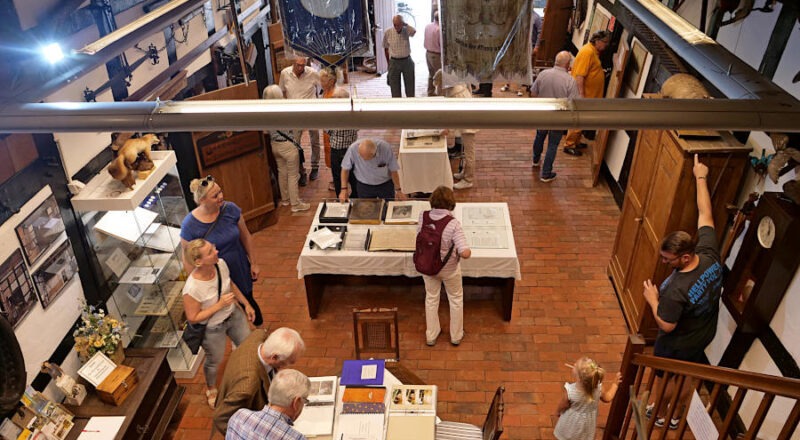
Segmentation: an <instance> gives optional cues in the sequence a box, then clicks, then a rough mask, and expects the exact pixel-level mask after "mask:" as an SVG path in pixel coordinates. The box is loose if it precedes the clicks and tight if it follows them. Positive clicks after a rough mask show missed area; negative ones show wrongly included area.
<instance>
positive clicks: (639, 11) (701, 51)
mask: <svg viewBox="0 0 800 440" xmlns="http://www.w3.org/2000/svg"><path fill="white" fill-rule="evenodd" d="M620 2H621V3H622V5H623V6H625V7H626V8H627V9H628V10H630V11H631V13H633V15H635V16H636V18H638V19H639V20H641V21H642V22H643V23H644V24H645V26H647V27H648V28H650V29H651V30H652V31H653V32H654V33H655V34H656V35H657V36H658V37H659V38H660V39H662V40H663V41H664V42H665V43H666V44H667V45H668V46H669V47H670V48H671V49H672V50H674V51H675V53H677V54H678V56H680V57H681V58H683V59H684V60H686V62H687V63H688V64H689V65H691V66H692V68H694V69H695V70H697V72H698V73H700V75H702V76H703V77H704V78H705V79H706V80H708V82H709V83H711V84H712V85H713V86H714V87H716V88H717V89H718V90H719V91H720V92H722V93H723V94H724V95H725V96H727V97H728V98H730V99H768V100H774V101H777V102H782V103H786V104H789V105H794V106H797V105H798V101H797V99H795V98H794V97H792V96H791V95H790V94H789V93H787V92H786V91H785V90H783V89H781V88H780V87H778V86H777V85H776V84H775V83H773V82H772V81H770V80H769V79H767V78H765V77H764V76H762V75H761V74H760V73H758V71H756V70H755V69H753V68H752V67H750V66H749V65H748V64H747V63H745V62H744V61H742V60H740V59H739V58H737V57H736V56H735V55H734V54H732V53H730V52H729V51H728V50H727V49H725V48H724V47H722V46H721V45H720V44H718V43H717V42H716V41H714V40H713V39H711V38H710V37H709V36H707V35H706V34H704V33H702V32H700V31H699V30H698V29H697V28H695V27H694V25H692V24H691V23H689V22H688V21H686V20H684V19H683V17H681V16H680V15H678V14H677V13H675V12H673V11H672V10H671V9H669V8H668V7H666V6H665V5H663V4H661V3H660V2H658V1H657V0H620Z"/></svg>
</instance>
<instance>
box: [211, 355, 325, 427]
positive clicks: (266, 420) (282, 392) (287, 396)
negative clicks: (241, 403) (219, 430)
mask: <svg viewBox="0 0 800 440" xmlns="http://www.w3.org/2000/svg"><path fill="white" fill-rule="evenodd" d="M310 388H311V382H310V381H309V380H308V377H306V375H305V374H303V373H301V372H299V371H297V370H280V371H279V372H278V374H276V375H275V377H274V378H273V379H272V384H271V385H270V387H269V404H267V405H266V406H264V408H263V409H262V410H261V411H253V410H249V409H247V408H242V409H240V410H238V411H236V413H234V414H233V416H231V418H230V420H229V421H228V430H227V432H226V433H225V439H226V440H305V439H306V437H305V436H304V435H303V434H301V433H300V432H298V431H297V430H296V429H294V427H293V426H292V425H293V424H294V421H295V420H297V418H298V417H300V413H302V412H303V408H305V405H306V403H308V392H309V389H310Z"/></svg>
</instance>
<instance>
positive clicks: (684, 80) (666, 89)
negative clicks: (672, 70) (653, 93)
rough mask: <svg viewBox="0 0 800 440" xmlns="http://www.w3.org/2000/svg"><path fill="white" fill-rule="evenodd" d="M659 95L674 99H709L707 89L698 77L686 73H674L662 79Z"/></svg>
mask: <svg viewBox="0 0 800 440" xmlns="http://www.w3.org/2000/svg"><path fill="white" fill-rule="evenodd" d="M661 95H662V96H664V97H665V98H674V99H710V98H711V96H710V95H709V94H708V90H706V88H705V87H704V86H703V83H701V82H700V80H699V79H697V78H695V77H693V76H692V75H689V74H687V73H676V74H675V75H672V76H670V77H669V78H667V80H666V81H664V85H662V86H661Z"/></svg>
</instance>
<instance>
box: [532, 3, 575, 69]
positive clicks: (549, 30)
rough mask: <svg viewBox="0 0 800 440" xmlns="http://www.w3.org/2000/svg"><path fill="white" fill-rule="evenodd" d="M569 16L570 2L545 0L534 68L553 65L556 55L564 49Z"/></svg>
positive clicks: (570, 13)
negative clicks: (545, 4)
mask: <svg viewBox="0 0 800 440" xmlns="http://www.w3.org/2000/svg"><path fill="white" fill-rule="evenodd" d="M571 16H572V0H547V6H546V7H545V8H544V17H543V18H542V36H541V37H540V38H539V43H538V44H539V50H538V51H537V55H536V60H535V61H534V67H537V66H538V67H544V66H552V65H553V61H555V59H556V54H557V53H558V52H560V51H562V50H563V49H564V46H565V44H566V42H567V25H568V24H569V19H570V17H571Z"/></svg>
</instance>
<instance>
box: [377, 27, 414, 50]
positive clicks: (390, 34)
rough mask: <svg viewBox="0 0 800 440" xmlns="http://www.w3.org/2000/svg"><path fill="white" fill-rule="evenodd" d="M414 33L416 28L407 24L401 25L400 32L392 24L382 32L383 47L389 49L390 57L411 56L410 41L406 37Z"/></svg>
mask: <svg viewBox="0 0 800 440" xmlns="http://www.w3.org/2000/svg"><path fill="white" fill-rule="evenodd" d="M416 33H417V30H416V29H414V28H413V27H412V26H411V25H408V24H407V25H405V26H403V29H402V30H401V31H400V32H397V31H396V30H395V29H394V26H392V27H390V28H389V29H386V32H384V33H383V48H384V49H389V57H390V58H408V57H410V56H411V43H410V42H409V41H408V38H409V37H413V36H414V34H416Z"/></svg>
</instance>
